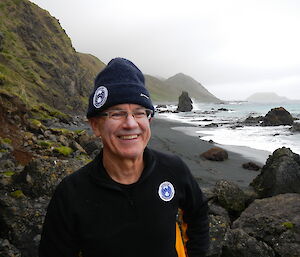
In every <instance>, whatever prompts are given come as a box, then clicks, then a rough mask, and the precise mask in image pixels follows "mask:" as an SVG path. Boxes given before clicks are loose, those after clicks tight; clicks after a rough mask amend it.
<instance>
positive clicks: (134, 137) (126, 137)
mask: <svg viewBox="0 0 300 257" xmlns="http://www.w3.org/2000/svg"><path fill="white" fill-rule="evenodd" d="M138 136H139V135H127V136H119V138H120V139H122V140H132V139H136V138H138Z"/></svg>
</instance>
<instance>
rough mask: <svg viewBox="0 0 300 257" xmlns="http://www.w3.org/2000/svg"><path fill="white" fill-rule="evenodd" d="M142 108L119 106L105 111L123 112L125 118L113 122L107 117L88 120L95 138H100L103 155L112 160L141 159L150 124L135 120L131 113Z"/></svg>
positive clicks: (137, 106) (145, 120)
mask: <svg viewBox="0 0 300 257" xmlns="http://www.w3.org/2000/svg"><path fill="white" fill-rule="evenodd" d="M141 108H142V109H144V107H142V106H140V105H137V104H119V105H115V106H113V107H111V108H109V109H107V110H106V111H110V110H124V111H127V112H128V116H127V117H123V118H121V119H118V120H115V119H113V118H109V117H95V118H92V119H91V120H90V123H91V126H92V128H93V131H94V133H95V135H96V136H98V137H99V136H101V138H102V142H103V153H104V154H106V155H109V156H110V157H111V158H113V159H116V158H117V159H132V160H134V159H138V158H141V157H142V155H143V152H144V149H145V147H146V145H147V144H148V141H149V139H150V136H151V131H150V122H149V120H148V119H147V118H146V117H145V118H135V117H133V116H132V115H131V112H133V111H135V110H137V109H141Z"/></svg>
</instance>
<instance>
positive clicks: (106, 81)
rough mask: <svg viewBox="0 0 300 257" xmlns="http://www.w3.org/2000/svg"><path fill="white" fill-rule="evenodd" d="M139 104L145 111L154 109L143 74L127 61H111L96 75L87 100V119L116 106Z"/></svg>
mask: <svg viewBox="0 0 300 257" xmlns="http://www.w3.org/2000/svg"><path fill="white" fill-rule="evenodd" d="M126 103H128V104H139V105H141V106H144V107H145V108H147V109H150V110H153V114H154V107H153V104H152V102H151V99H150V94H149V92H148V91H147V89H146V87H145V78H144V75H143V73H142V72H141V71H140V70H139V69H138V68H137V67H136V66H135V65H134V64H133V63H132V62H131V61H129V60H126V59H124V58H115V59H112V60H111V61H110V62H109V63H108V64H107V66H106V67H105V68H104V69H103V70H102V71H101V72H100V73H99V74H98V75H97V77H96V79H95V87H94V90H93V92H92V94H91V95H90V98H89V107H88V112H87V118H92V117H95V116H97V114H99V113H101V112H103V111H104V110H106V109H107V108H109V107H111V106H114V105H117V104H126Z"/></svg>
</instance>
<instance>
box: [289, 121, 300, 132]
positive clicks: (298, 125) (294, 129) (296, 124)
mask: <svg viewBox="0 0 300 257" xmlns="http://www.w3.org/2000/svg"><path fill="white" fill-rule="evenodd" d="M290 130H291V131H292V132H300V123H299V122H294V123H293V126H292V127H291V129H290Z"/></svg>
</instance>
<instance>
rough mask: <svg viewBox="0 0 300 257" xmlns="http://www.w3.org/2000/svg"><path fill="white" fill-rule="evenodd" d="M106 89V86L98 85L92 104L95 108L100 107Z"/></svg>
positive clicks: (105, 94)
mask: <svg viewBox="0 0 300 257" xmlns="http://www.w3.org/2000/svg"><path fill="white" fill-rule="evenodd" d="M107 96H108V91H107V88H106V87H103V86H101V87H98V88H97V90H96V91H95V94H94V97H93V104H94V106H95V107H96V108H100V107H101V106H103V105H104V104H105V102H106V99H107Z"/></svg>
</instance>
